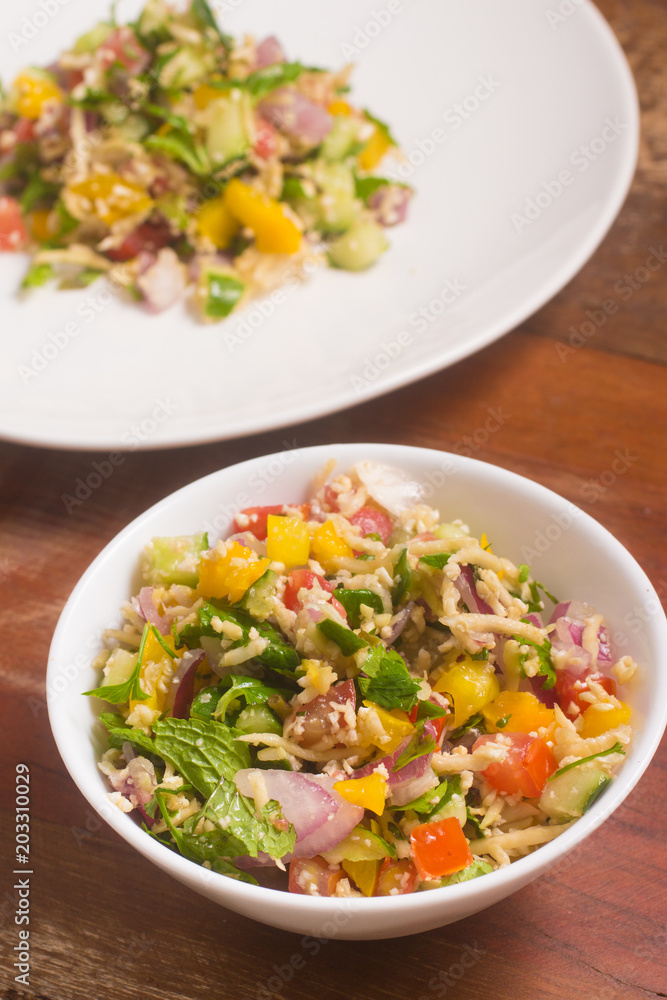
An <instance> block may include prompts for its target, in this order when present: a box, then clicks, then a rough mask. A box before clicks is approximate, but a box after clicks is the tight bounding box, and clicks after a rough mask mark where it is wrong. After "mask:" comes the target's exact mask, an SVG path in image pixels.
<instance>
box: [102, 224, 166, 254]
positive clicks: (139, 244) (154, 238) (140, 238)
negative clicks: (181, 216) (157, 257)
mask: <svg viewBox="0 0 667 1000" xmlns="http://www.w3.org/2000/svg"><path fill="white" fill-rule="evenodd" d="M170 239H171V229H170V228H169V224H168V223H167V222H166V221H164V222H143V223H142V224H141V225H140V226H137V228H136V229H134V230H133V231H132V232H131V233H130V234H129V235H128V236H126V237H125V239H124V240H123V242H122V243H121V244H120V246H118V247H116V249H115V250H107V257H110V258H111V260H115V261H125V260H132V258H133V257H137V256H138V255H139V254H140V253H144V252H148V253H157V251H158V250H162V248H163V247H166V245H167V243H168V242H169V240H170Z"/></svg>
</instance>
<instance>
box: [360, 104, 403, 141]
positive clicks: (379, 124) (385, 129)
mask: <svg viewBox="0 0 667 1000" xmlns="http://www.w3.org/2000/svg"><path fill="white" fill-rule="evenodd" d="M363 110H364V117H365V118H366V119H367V120H368V121H369V122H373V124H374V125H375V126H376V128H377V129H378V130H379V131H380V132H381V133H382V135H383V136H384V137H385V139H386V140H387V142H388V143H389V144H390V145H391V146H398V143H397V142H396V140H395V139H394V137H393V135H392V134H391V131H390V129H389V126H388V125H387V123H386V122H383V121H382V120H381V119H380V118H376V117H375V115H372V114H371V113H370V111H368V109H367V108H364V109H363Z"/></svg>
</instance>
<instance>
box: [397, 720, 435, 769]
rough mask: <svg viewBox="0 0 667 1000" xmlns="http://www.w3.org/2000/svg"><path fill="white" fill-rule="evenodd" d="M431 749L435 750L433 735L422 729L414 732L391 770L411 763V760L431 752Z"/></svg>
mask: <svg viewBox="0 0 667 1000" xmlns="http://www.w3.org/2000/svg"><path fill="white" fill-rule="evenodd" d="M433 750H435V738H434V737H433V735H432V734H431V733H427V732H425V731H424V730H423V729H422V731H421V732H416V733H415V734H414V736H412V737H411V739H410V742H409V743H408V745H407V746H406V747H405V749H404V750H403V751H402V752H401V754H400V755H399V757H398V759H397V760H396V763H395V764H394V766H393V767H392V771H400V770H401V768H403V767H407V765H408V764H410V763H412V761H413V760H418V758H419V757H425V756H426V754H429V753H432V752H433Z"/></svg>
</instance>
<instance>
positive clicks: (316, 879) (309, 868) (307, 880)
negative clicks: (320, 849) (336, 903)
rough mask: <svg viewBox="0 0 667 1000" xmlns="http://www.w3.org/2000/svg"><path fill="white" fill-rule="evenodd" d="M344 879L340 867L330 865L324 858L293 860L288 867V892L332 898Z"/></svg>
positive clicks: (344, 876)
mask: <svg viewBox="0 0 667 1000" xmlns="http://www.w3.org/2000/svg"><path fill="white" fill-rule="evenodd" d="M342 878H346V875H345V872H344V871H343V869H342V868H341V867H340V865H330V864H328V863H327V862H326V861H325V860H324V858H321V857H320V856H319V854H318V855H316V856H315V857H314V858H294V860H293V861H290V866H289V891H290V892H297V893H299V894H300V895H302V896H333V894H334V892H335V891H336V886H337V885H338V883H339V882H340V880H341V879H342Z"/></svg>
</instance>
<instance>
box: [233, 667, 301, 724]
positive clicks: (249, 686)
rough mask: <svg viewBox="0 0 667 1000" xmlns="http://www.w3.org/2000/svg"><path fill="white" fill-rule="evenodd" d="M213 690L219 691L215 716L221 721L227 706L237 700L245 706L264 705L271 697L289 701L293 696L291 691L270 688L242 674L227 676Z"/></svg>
mask: <svg viewBox="0 0 667 1000" xmlns="http://www.w3.org/2000/svg"><path fill="white" fill-rule="evenodd" d="M214 690H219V691H220V696H219V698H218V699H217V700H216V707H215V716H216V718H221V719H223V720H224V717H225V714H226V712H227V709H228V708H229V706H230V705H231V704H232V703H233V702H234V701H237V700H238V699H239V698H241V699H243V700H244V701H245V704H246V705H265V704H266V703H267V701H268V700H269V698H271V697H272V696H273V695H277V696H278V697H280V698H284V699H285V700H286V701H289V699H290V698H291V697H292V694H293V692H292V691H287V690H284V689H282V690H281V689H279V688H275V687H270V686H269V685H268V684H265V683H264V682H263V681H259V680H257V679H256V678H254V677H246V676H244V675H243V674H228V675H227V677H225V678H224V679H223V681H222V684H221V685H220V687H219V688H218V689H214Z"/></svg>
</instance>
